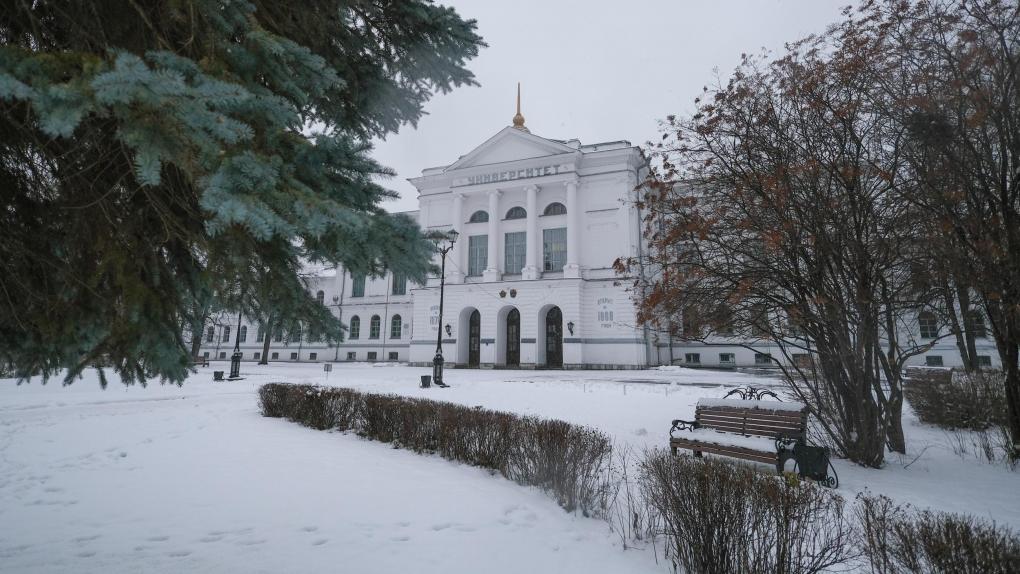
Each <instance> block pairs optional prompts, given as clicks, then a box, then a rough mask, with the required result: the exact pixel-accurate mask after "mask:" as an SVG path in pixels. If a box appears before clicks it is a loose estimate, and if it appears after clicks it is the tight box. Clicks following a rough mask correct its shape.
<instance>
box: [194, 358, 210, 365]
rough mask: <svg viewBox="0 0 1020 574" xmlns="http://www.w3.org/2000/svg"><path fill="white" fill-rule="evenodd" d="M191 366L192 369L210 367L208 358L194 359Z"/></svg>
mask: <svg viewBox="0 0 1020 574" xmlns="http://www.w3.org/2000/svg"><path fill="white" fill-rule="evenodd" d="M191 366H192V367H208V366H209V359H208V358H207V357H192V358H191Z"/></svg>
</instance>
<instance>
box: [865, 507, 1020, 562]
mask: <svg viewBox="0 0 1020 574" xmlns="http://www.w3.org/2000/svg"><path fill="white" fill-rule="evenodd" d="M857 516H858V519H859V531H860V542H859V545H860V547H861V548H862V549H863V550H864V555H865V557H866V558H867V560H868V564H869V566H870V567H871V572H873V573H874V574H900V573H907V572H909V573H911V574H914V573H916V574H926V573H928V572H943V573H945V574H1009V573H1015V572H1020V538H1018V537H1017V535H1016V534H1015V533H1014V532H1013V531H1012V530H1010V529H1009V528H1006V527H1003V526H999V525H996V524H995V523H994V522H988V521H986V520H982V519H979V518H975V517H973V516H966V515H960V514H950V513H946V512H933V511H930V510H921V511H917V510H914V509H912V508H911V507H910V506H909V505H907V506H901V505H898V504H896V503H894V502H893V501H892V500H890V499H889V498H887V497H885V496H875V497H872V496H868V495H864V494H862V495H860V496H858V505H857Z"/></svg>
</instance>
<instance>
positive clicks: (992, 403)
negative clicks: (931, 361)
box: [903, 370, 1007, 431]
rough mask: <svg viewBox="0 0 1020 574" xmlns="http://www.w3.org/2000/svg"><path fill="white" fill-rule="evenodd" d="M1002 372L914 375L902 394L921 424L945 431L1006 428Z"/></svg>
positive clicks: (907, 382)
mask: <svg viewBox="0 0 1020 574" xmlns="http://www.w3.org/2000/svg"><path fill="white" fill-rule="evenodd" d="M1004 376H1005V375H1003V373H1002V371H991V370H985V371H978V372H975V373H967V372H963V371H953V374H952V376H951V377H949V378H948V379H947V378H946V377H944V376H940V374H938V373H918V374H913V375H911V377H910V378H909V379H907V381H906V382H905V384H904V387H903V392H904V394H905V395H906V398H907V401H908V402H909V403H910V406H911V407H912V408H913V409H914V412H915V413H917V418H918V419H920V420H921V422H924V423H928V424H932V425H936V426H939V427H942V428H946V429H967V430H978V431H982V430H987V429H989V428H991V427H1005V426H1006V416H1007V415H1006V385H1005V383H1004V380H1003V377H1004Z"/></svg>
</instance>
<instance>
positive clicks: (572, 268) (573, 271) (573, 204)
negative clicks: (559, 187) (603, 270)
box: [563, 178, 581, 278]
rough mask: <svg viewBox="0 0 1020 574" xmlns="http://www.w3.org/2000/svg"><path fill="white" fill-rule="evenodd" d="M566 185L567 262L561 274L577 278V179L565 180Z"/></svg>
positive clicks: (578, 229) (578, 255) (579, 256)
mask: <svg viewBox="0 0 1020 574" xmlns="http://www.w3.org/2000/svg"><path fill="white" fill-rule="evenodd" d="M566 186H567V264H566V265H565V266H564V267H563V276H564V277H572V278H579V277H580V276H581V242H580V241H579V240H578V239H579V237H580V233H581V227H580V225H581V223H580V222H581V214H580V209H579V207H578V205H577V179H576V178H575V179H572V180H570V181H568V182H566Z"/></svg>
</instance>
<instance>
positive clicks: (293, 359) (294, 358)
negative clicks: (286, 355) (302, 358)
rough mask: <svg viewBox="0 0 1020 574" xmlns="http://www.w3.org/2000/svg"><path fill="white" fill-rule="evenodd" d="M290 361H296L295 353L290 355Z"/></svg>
mask: <svg viewBox="0 0 1020 574" xmlns="http://www.w3.org/2000/svg"><path fill="white" fill-rule="evenodd" d="M290 360H291V361H296V360H297V353H291V354H290Z"/></svg>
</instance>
